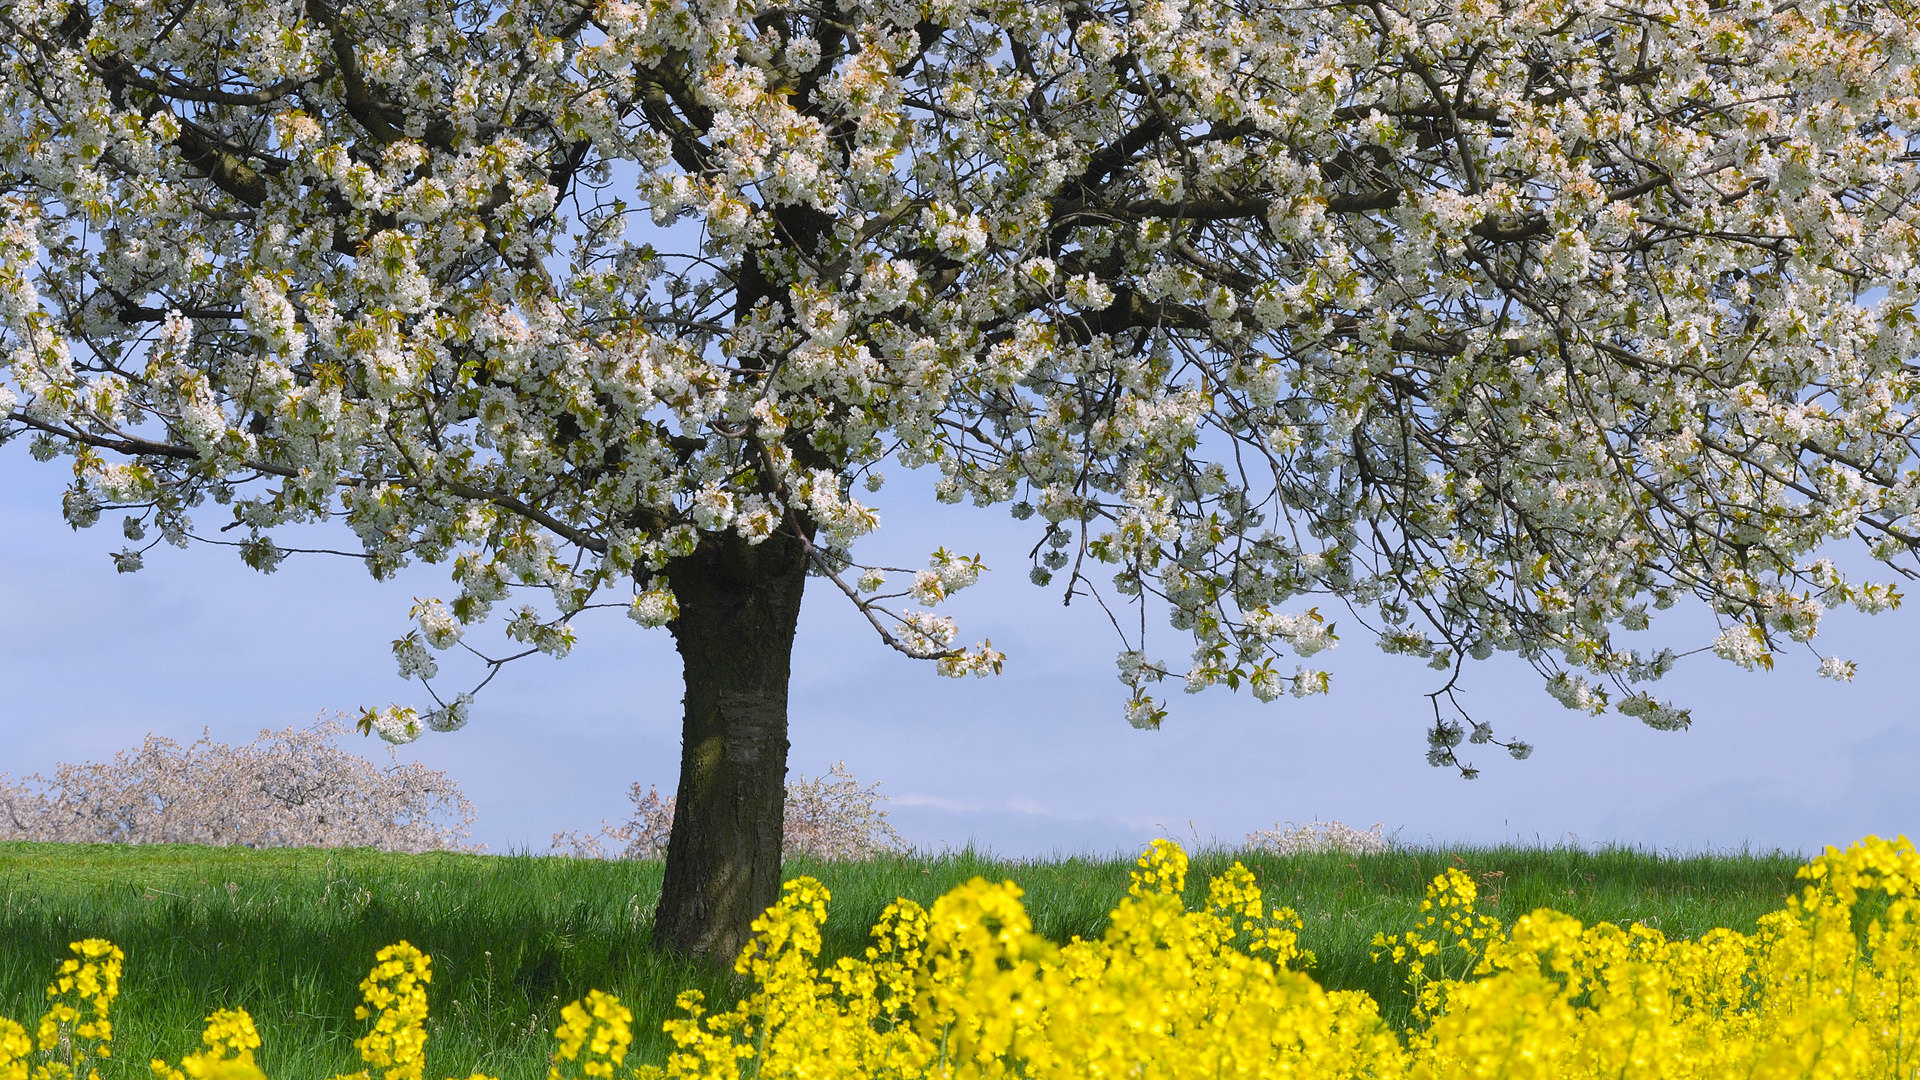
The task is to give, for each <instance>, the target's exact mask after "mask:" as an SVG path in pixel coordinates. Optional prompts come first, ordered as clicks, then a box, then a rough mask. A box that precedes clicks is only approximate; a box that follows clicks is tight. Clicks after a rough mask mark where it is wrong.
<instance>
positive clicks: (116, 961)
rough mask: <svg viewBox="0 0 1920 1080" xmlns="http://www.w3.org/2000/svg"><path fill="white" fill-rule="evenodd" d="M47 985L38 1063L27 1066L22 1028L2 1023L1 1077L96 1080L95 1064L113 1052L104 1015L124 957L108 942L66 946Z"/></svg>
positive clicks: (110, 1031) (96, 940)
mask: <svg viewBox="0 0 1920 1080" xmlns="http://www.w3.org/2000/svg"><path fill="white" fill-rule="evenodd" d="M68 948H69V949H71V950H72V951H73V954H74V955H73V956H72V957H71V958H70V959H67V960H62V961H61V962H60V968H59V970H58V971H57V972H55V973H54V977H53V982H51V983H49V984H48V985H47V999H48V1005H47V1011H46V1013H45V1014H44V1015H42V1016H41V1017H40V1024H39V1027H38V1028H37V1030H36V1031H35V1032H34V1036H35V1038H34V1044H35V1045H34V1049H38V1050H39V1052H40V1056H41V1061H40V1062H39V1063H38V1064H37V1065H34V1066H29V1064H28V1057H29V1053H30V1051H29V1050H28V1049H27V1047H26V1045H25V1040H24V1035H25V1029H23V1028H21V1027H20V1026H19V1025H17V1024H14V1023H12V1022H11V1021H8V1022H7V1026H5V1027H0V1077H6V1078H7V1080H14V1078H15V1077H16V1076H17V1077H21V1078H25V1077H29V1076H30V1077H32V1080H73V1078H75V1077H86V1078H87V1080H100V1074H99V1072H98V1071H96V1069H95V1067H94V1065H95V1063H96V1062H98V1061H99V1060H101V1059H103V1058H108V1057H111V1056H112V1055H113V1047H112V1042H113V1021H112V1020H111V1019H109V1018H108V1013H109V1012H110V1011H111V1009H112V1008H113V999H114V998H115V997H116V996H117V995H118V994H119V993H120V968H121V963H122V961H124V960H125V959H126V955H125V954H124V953H122V952H121V951H120V950H119V949H118V948H116V947H115V946H114V944H113V943H112V942H110V941H104V940H102V939H100V938H88V939H86V940H85V941H76V942H74V943H73V944H71V945H69V946H68Z"/></svg>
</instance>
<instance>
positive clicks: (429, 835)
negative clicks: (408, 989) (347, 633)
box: [0, 719, 474, 851]
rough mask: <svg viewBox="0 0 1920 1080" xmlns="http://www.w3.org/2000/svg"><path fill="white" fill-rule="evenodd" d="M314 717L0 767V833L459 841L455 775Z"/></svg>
mask: <svg viewBox="0 0 1920 1080" xmlns="http://www.w3.org/2000/svg"><path fill="white" fill-rule="evenodd" d="M343 734H345V730H344V729H343V728H342V727H341V726H340V724H339V723H337V722H336V721H334V720H331V719H322V720H321V721H319V722H317V723H315V724H313V725H312V726H310V727H306V728H287V729H284V730H282V731H277V732H274V731H262V732H261V733H260V737H259V738H258V739H256V740H255V741H254V742H252V743H249V744H247V745H244V746H235V745H232V744H229V743H224V742H218V741H216V740H214V739H213V738H212V737H211V736H208V735H202V736H201V737H200V738H199V739H198V740H196V741H195V742H193V743H192V744H191V745H189V746H181V745H180V744H178V743H176V742H174V741H173V740H172V739H168V738H165V737H163V736H158V735H148V736H147V738H146V741H145V742H143V743H142V744H141V746H140V747H139V748H138V749H136V750H133V751H122V752H121V753H118V754H115V755H114V758H113V760H112V761H111V762H106V763H100V762H89V763H85V764H79V765H73V764H63V765H60V766H59V767H58V768H56V769H55V770H54V775H53V778H52V779H51V780H49V779H46V778H44V777H40V776H32V777H28V778H26V779H24V780H21V781H9V780H8V779H7V778H6V777H0V840H37V841H43V842H53V843H68V844H89V843H95V844H97V843H119V844H220V845H240V846H245V847H375V848H380V849H383V850H386V851H442V850H463V849H466V848H467V847H468V846H469V845H467V844H466V843H465V840H466V837H467V835H468V831H469V829H470V828H471V826H472V824H473V816H474V811H473V806H472V804H471V803H469V802H468V801H467V799H466V797H465V796H464V795H463V794H462V793H461V791H460V785H459V784H458V783H457V782H455V781H454V780H453V778H452V777H449V776H448V775H446V774H445V773H443V772H440V771H438V770H435V769H429V768H427V767H426V766H425V765H422V764H420V763H418V762H414V763H410V764H404V765H403V764H401V763H400V762H399V761H398V760H397V759H396V758H394V757H393V755H392V754H391V753H389V754H388V758H389V760H388V762H387V764H386V765H385V766H384V767H382V766H381V765H379V764H378V763H376V762H373V761H370V760H368V759H367V758H364V757H361V756H360V755H358V754H354V753H350V752H348V751H346V750H343V749H341V748H340V746H339V739H340V737H341V736H342V735H343Z"/></svg>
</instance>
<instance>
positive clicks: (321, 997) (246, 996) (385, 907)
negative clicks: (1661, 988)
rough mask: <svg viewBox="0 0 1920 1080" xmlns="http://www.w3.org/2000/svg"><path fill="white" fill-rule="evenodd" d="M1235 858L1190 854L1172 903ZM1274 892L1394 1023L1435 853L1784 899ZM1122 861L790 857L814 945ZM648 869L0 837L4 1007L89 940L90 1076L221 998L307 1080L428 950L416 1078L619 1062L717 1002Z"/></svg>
mask: <svg viewBox="0 0 1920 1080" xmlns="http://www.w3.org/2000/svg"><path fill="white" fill-rule="evenodd" d="M1235 857H1236V856H1234V855H1233V854H1230V853H1221V852H1208V853H1200V854H1197V855H1196V856H1195V858H1194V864H1193V871H1192V874H1191V876H1190V878H1189V890H1190V891H1189V900H1190V902H1197V901H1198V900H1199V898H1200V897H1201V896H1203V895H1204V892H1203V890H1204V887H1205V882H1206V880H1207V879H1208V878H1209V877H1210V876H1211V875H1212V874H1213V873H1215V872H1217V871H1218V870H1220V869H1224V868H1225V867H1226V866H1227V865H1228V864H1229V863H1230V862H1231V861H1232V859H1233V858H1235ZM1238 857H1239V858H1240V859H1242V861H1244V862H1245V863H1246V864H1247V866H1248V868H1249V869H1251V870H1252V871H1253V872H1254V874H1255V875H1256V877H1257V878H1258V879H1259V881H1260V883H1261V885H1262V886H1263V888H1265V889H1266V891H1267V895H1268V897H1269V898H1270V900H1271V901H1272V902H1275V903H1285V904H1291V905H1292V906H1294V907H1295V908H1296V909H1297V910H1298V911H1299V913H1300V915H1301V917H1302V918H1303V919H1304V920H1305V923H1306V925H1305V928H1304V930H1303V931H1302V939H1303V940H1302V944H1303V945H1304V946H1305V947H1306V948H1308V949H1311V950H1312V951H1313V952H1314V953H1315V954H1316V955H1317V957H1318V961H1317V964H1316V966H1315V967H1314V968H1312V969H1310V970H1311V971H1312V974H1313V975H1314V976H1315V977H1316V978H1317V979H1319V980H1320V982H1321V983H1322V984H1323V985H1325V986H1327V987H1329V988H1333V989H1363V990H1366V991H1368V992H1369V993H1371V994H1373V995H1374V996H1375V997H1376V998H1378V999H1379V1000H1380V1001H1381V1002H1382V1003H1383V1005H1384V1007H1385V1008H1386V1010H1387V1012H1388V1015H1389V1016H1390V1017H1393V1018H1397V1019H1404V1017H1405V1010H1406V1003H1405V1001H1404V997H1403V994H1402V991H1401V988H1400V986H1399V985H1398V983H1397V980H1396V976H1395V973H1394V972H1393V970H1392V969H1390V968H1388V967H1387V966H1385V965H1381V964H1375V963H1373V962H1372V961H1371V960H1370V959H1369V957H1368V942H1369V941H1371V939H1372V938H1373V935H1374V934H1375V933H1376V932H1378V931H1383V930H1384V931H1387V932H1394V931H1398V930H1401V929H1404V928H1406V927H1407V926H1409V925H1411V923H1412V922H1413V921H1414V920H1415V918H1416V915H1415V908H1416V907H1417V906H1418V904H1419V902H1420V898H1421V895H1422V892H1423V889H1424V887H1425V884H1426V882H1427V881H1428V880H1430V879H1431V878H1432V877H1433V875H1435V874H1437V873H1439V872H1440V871H1442V870H1443V869H1445V868H1446V867H1449V866H1457V867H1460V868H1461V869H1463V870H1465V871H1466V872H1467V873H1469V874H1472V875H1473V876H1474V877H1475V878H1476V879H1477V880H1478V881H1479V882H1480V883H1481V895H1482V904H1481V910H1482V911H1484V912H1486V913H1488V914H1492V915H1494V916H1497V917H1498V918H1500V919H1501V920H1502V921H1503V922H1509V921H1511V920H1512V919H1513V918H1515V917H1517V916H1519V915H1521V914H1524V913H1526V912H1528V911H1531V910H1533V909H1535V908H1538V907H1553V908H1556V909H1558V910H1560V911H1563V912H1566V913H1568V914H1571V915H1575V916H1577V917H1579V918H1581V919H1583V920H1585V921H1588V922H1594V921H1599V920H1611V921H1616V922H1628V921H1639V922H1644V923H1646V924H1648V925H1650V926H1654V927H1657V928H1659V929H1660V930H1662V931H1664V932H1665V933H1666V934H1667V935H1668V936H1669V937H1693V936H1697V935H1699V934H1701V933H1703V932H1705V931H1706V930H1708V929H1710V928H1712V927H1715V926H1726V927H1731V928H1733V929H1737V930H1742V931H1747V930H1751V929H1753V926H1754V922H1755V920H1756V919H1757V918H1758V917H1759V916H1760V915H1762V914H1764V913H1766V912H1768V911H1772V910H1775V909H1777V908H1778V907H1779V906H1780V904H1781V902H1782V900H1784V898H1785V897H1786V896H1787V894H1788V893H1789V892H1791V891H1794V889H1795V884H1794V871H1795V870H1796V869H1797V868H1798V866H1799V864H1800V860H1799V859H1798V858H1796V857H1794V856H1785V855H1773V856H1716V857H1686V858H1672V857H1661V856H1656V855H1653V854H1648V853H1644V852H1635V851H1620V850H1616V851H1601V852H1592V853H1590V852H1581V851H1574V850H1567V849H1530V848H1480V849H1460V850H1453V851H1433V850H1399V851H1392V852H1389V853H1386V854H1381V855H1367V856H1347V855H1334V854H1322V855H1302V856H1291V857H1277V856H1272V855H1263V854H1251V855H1248V854H1242V855H1239V856H1238ZM1131 865H1132V863H1131V860H1130V859H1120V858H1113V859H1091V858H1089V859H1079V858H1071V859H1062V860H1054V861H1045V862H1019V863H1014V862H1005V861H997V860H994V859H990V858H986V857H982V856H980V855H977V854H974V853H970V852H960V853H951V854H945V855H939V856H908V857H895V858H883V859H876V860H873V861H869V862H863V863H823V864H816V863H810V862H807V861H805V860H797V859H794V860H788V863H787V876H789V877H792V876H795V875H798V874H812V875H813V876H815V877H818V878H820V879H821V880H822V881H824V882H825V883H826V884H827V886H828V887H829V888H830V889H831V890H832V891H833V895H834V904H833V909H832V912H831V915H830V918H829V920H828V925H827V930H826V933H827V950H828V952H829V954H831V955H843V954H846V953H852V952H857V951H858V950H859V949H861V948H863V947H864V945H865V939H866V931H867V928H868V927H869V926H870V925H871V924H872V922H873V921H874V919H875V918H876V917H877V916H878V914H879V912H880V909H881V908H882V907H884V906H885V905H886V904H887V902H889V901H890V900H892V899H893V898H895V897H897V896H906V897H911V898H913V899H915V900H919V901H921V902H922V903H930V902H931V901H932V900H933V899H934V898H935V897H937V896H939V895H940V893H942V892H944V891H945V890H947V889H949V888H951V887H953V886H955V885H958V884H960V883H962V882H965V881H966V880H968V879H970V878H973V877H975V876H981V877H987V878H990V879H994V880H1002V879H1009V878H1010V879H1012V880H1014V881H1016V882H1017V883H1019V884H1020V886H1021V887H1022V888H1023V889H1025V891H1026V903H1027V909H1028V911H1029V912H1030V913H1031V914H1032V916H1033V920H1034V924H1035V927H1036V929H1038V930H1039V931H1040V932H1041V933H1044V934H1046V935H1047V936H1048V937H1051V938H1053V939H1055V940H1058V941H1065V940H1067V939H1069V938H1071V937H1073V936H1074V935H1081V936H1092V935H1097V934H1099V933H1100V932H1101V930H1102V929H1103V928H1104V926H1105V923H1106V915H1107V912H1108V911H1110V910H1111V909H1112V907H1113V905H1114V904H1115V903H1116V902H1117V901H1118V900H1119V899H1120V897H1121V896H1122V895H1124V893H1125V890H1126V883H1127V872H1128V870H1129V869H1130V867H1131ZM660 873H661V868H660V864H659V863H655V862H631V863H621V862H592V861H582V860H571V859H560V858H536V857H529V856H485V855H439V854H436V855H390V854H384V853H380V852H370V851H324V850H313V849H302V850H268V851H252V850H246V849H234V848H196V847H162V846H154V847H128V846H105V845H96V846H84V847H69V846H59V845H48V844H0V1015H5V1016H11V1017H13V1018H14V1019H16V1020H19V1021H21V1022H22V1023H25V1024H28V1025H29V1027H31V1024H32V1023H33V1021H34V1020H36V1019H37V1018H38V1017H39V1015H40V1012H41V1009H42V1007H43V1003H44V997H43V990H44V987H45V985H46V982H47V979H48V976H49V974H50V973H51V972H52V969H53V966H54V964H55V963H56V962H57V961H58V960H59V959H60V958H62V957H64V956H66V955H67V952H66V945H67V942H69V941H72V940H76V939H78V938H82V937H106V938H109V939H111V940H113V941H114V942H115V943H116V944H118V945H120V946H121V947H122V948H123V949H125V950H126V953H127V962H126V974H125V978H124V980H123V982H122V984H121V997H120V1000H119V1002H118V1003H117V1004H116V1006H115V1011H114V1020H115V1025H114V1026H115V1039H114V1045H115V1060H114V1061H112V1062H110V1063H108V1065H107V1067H106V1068H105V1069H103V1070H102V1075H103V1080H145V1078H146V1077H147V1076H148V1072H147V1068H146V1062H147V1061H148V1059H150V1058H152V1057H155V1056H163V1057H167V1058H169V1059H177V1058H178V1056H179V1055H180V1054H181V1053H183V1052H185V1051H187V1050H189V1049H192V1048H195V1047H196V1046H197V1042H198V1035H199V1031H200V1026H201V1021H202V1020H203V1019H204V1017H205V1016H206V1015H207V1013H209V1012H211V1011H212V1010H214V1009H216V1008H221V1007H236V1006H237V1007H241V1008H245V1009H247V1010H248V1011H249V1012H250V1013H252V1014H253V1017H254V1019H255V1021H256V1022H257V1023H258V1025H259V1027H260V1032H261V1035H262V1037H263V1039H264V1040H265V1044H266V1045H265V1048H264V1050H263V1051H262V1052H261V1054H260V1063H261V1065H262V1067H263V1068H264V1069H265V1071H266V1072H267V1074H268V1075H269V1076H271V1077H273V1078H274V1080H323V1078H325V1077H330V1076H332V1075H335V1074H337V1073H344V1072H352V1071H354V1070H356V1069H358V1068H359V1067H360V1065H359V1062H358V1059H357V1058H356V1056H355V1054H354V1050H353V1046H352V1040H353V1039H354V1038H355V1037H356V1036H357V1035H359V1034H360V1032H361V1028H362V1026H363V1025H362V1024H360V1023H357V1022H355V1021H354V1020H353V1007H354V1006H355V1005H356V1004H358V1001H359V993H358V989H357V988H358V984H359V980H360V979H361V977H362V976H364V975H365V974H366V971H367V968H368V967H369V966H370V965H371V963H372V960H373V954H374V952H375V950H377V949H378V948H379V947H380V946H382V945H386V944H389V943H391V942H394V941H398V940H401V939H406V940H408V941H411V942H413V943H414V944H415V945H417V946H419V947H421V948H422V949H424V950H426V951H427V952H428V953H430V954H432V956H433V971H434V981H433V985H432V990H431V999H430V1000H431V1007H432V1019H431V1020H430V1021H429V1026H428V1031H429V1035H430V1038H429V1043H428V1051H427V1053H428V1065H427V1074H428V1075H427V1080H439V1078H441V1077H460V1076H467V1075H468V1074H470V1073H472V1072H474V1071H476V1070H477V1071H481V1072H485V1073H487V1074H489V1075H492V1076H497V1077H500V1078H502V1080H539V1078H540V1077H542V1076H544V1073H545V1067H546V1056H547V1053H548V1051H549V1041H548V1035H547V1032H548V1031H550V1030H551V1029H552V1027H553V1023H554V1019H555V1014H556V1013H557V1011H558V1009H559V1007H560V1006H561V1005H563V1004H565V1003H566V1002H568V1001H571V1000H573V999H574V998H576V997H579V996H580V995H582V994H584V993H585V992H586V991H587V990H588V989H591V988H599V989H602V990H607V991H610V992H612V993H615V994H618V995H619V996H620V997H621V998H622V999H623V1000H624V1001H625V1002H626V1003H627V1004H628V1005H629V1006H630V1007H631V1008H632V1009H633V1012H634V1028H635V1035H636V1040H635V1045H634V1057H632V1058H630V1059H629V1060H630V1061H658V1060H661V1059H662V1058H663V1057H664V1056H665V1054H666V1050H667V1043H666V1040H665V1038H664V1036H662V1035H661V1034H660V1022H661V1021H662V1020H663V1019H666V1018H668V1017H669V1016H671V1015H673V1013H674V1010H673V999H674V997H675V995H676V994H677V993H678V992H679V991H680V990H682V989H685V988H689V987H696V988H699V989H702V990H704V991H706V992H707V995H708V999H709V1001H710V1003H715V1004H718V1005H720V1006H721V1007H724V1006H726V1005H730V1004H731V1003H732V1002H733V1001H734V1000H737V998H738V996H739V992H740V987H739V986H738V985H737V984H736V983H734V982H733V980H732V977H731V976H730V975H727V974H724V973H720V972H715V971H712V970H707V969H702V968H699V967H696V966H692V965H688V964H684V963H677V962H668V961H663V960H661V959H660V958H658V957H656V956H654V955H653V954H652V953H651V952H650V951H649V949H648V947H647V938H648V932H649V924H650V922H651V919H652V913H653V905H654V901H655V898H656V897H657V896H658V894H659V887H660Z"/></svg>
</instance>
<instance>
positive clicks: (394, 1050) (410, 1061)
mask: <svg viewBox="0 0 1920 1080" xmlns="http://www.w3.org/2000/svg"><path fill="white" fill-rule="evenodd" d="M373 959H374V965H373V970H372V971H370V972H368V973H367V977H366V978H364V979H362V980H360V994H361V997H362V999H363V1000H364V1001H365V1004H363V1005H360V1006H358V1007H356V1008H355V1009H354V1010H353V1017H354V1019H356V1020H365V1019H368V1018H369V1017H371V1018H372V1019H373V1030H371V1031H369V1032H367V1033H366V1034H365V1035H363V1036H361V1037H360V1038H358V1039H355V1040H354V1042H353V1045H354V1049H356V1050H359V1051H360V1058H361V1060H363V1061H365V1062H366V1063H367V1064H369V1065H372V1066H373V1067H374V1068H376V1069H379V1070H380V1071H381V1072H380V1075H381V1077H382V1080H420V1070H421V1069H423V1068H425V1067H426V1053H427V1028H426V1023H427V984H428V983H430V982H432V981H433V968H432V966H431V965H432V960H431V958H430V957H428V956H427V954H426V953H423V952H421V951H420V950H419V949H416V948H414V947H413V946H412V945H409V944H408V943H406V942H404V941H402V942H400V943H398V944H395V945H389V946H387V947H386V948H384V949H381V950H380V951H379V952H377V953H375V954H374V957H373ZM365 1075H366V1074H365V1073H356V1074H354V1078H361V1077H364V1076H365ZM354 1078H341V1080H354Z"/></svg>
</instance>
